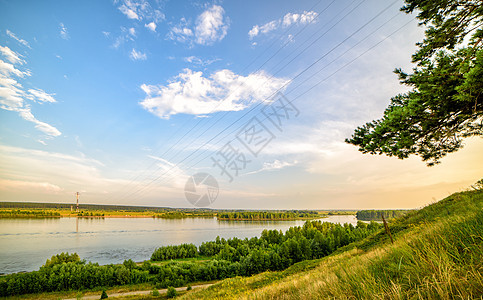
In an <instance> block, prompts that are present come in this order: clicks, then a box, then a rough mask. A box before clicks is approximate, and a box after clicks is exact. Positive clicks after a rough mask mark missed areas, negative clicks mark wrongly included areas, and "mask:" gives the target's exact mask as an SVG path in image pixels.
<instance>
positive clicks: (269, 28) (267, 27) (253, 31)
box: [248, 20, 280, 39]
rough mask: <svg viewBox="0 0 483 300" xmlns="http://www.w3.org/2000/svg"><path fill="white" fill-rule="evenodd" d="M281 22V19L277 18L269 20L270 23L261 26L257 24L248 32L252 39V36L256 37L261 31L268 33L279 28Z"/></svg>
mask: <svg viewBox="0 0 483 300" xmlns="http://www.w3.org/2000/svg"><path fill="white" fill-rule="evenodd" d="M279 24H280V21H279V20H275V21H271V22H268V23H266V24H264V25H261V26H259V25H255V26H253V28H252V29H251V30H250V31H249V32H248V36H249V37H250V39H252V38H254V37H256V36H257V35H259V34H260V33H263V34H267V33H269V32H270V31H273V30H275V29H277V28H278V26H279Z"/></svg>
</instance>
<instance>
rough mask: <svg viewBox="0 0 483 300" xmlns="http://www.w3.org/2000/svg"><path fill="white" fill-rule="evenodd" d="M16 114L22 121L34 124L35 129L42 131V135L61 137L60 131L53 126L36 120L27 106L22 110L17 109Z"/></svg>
mask: <svg viewBox="0 0 483 300" xmlns="http://www.w3.org/2000/svg"><path fill="white" fill-rule="evenodd" d="M18 113H19V115H20V116H21V117H22V118H23V119H24V120H26V121H29V122H32V123H34V124H35V128H37V129H38V130H40V131H42V132H43V133H45V134H47V135H50V136H59V135H61V133H60V131H59V130H58V129H57V128H55V127H54V126H52V125H49V124H47V123H45V122H42V121H39V120H37V119H36V118H35V117H34V115H33V114H32V112H31V110H30V107H29V106H26V108H24V109H19V110H18Z"/></svg>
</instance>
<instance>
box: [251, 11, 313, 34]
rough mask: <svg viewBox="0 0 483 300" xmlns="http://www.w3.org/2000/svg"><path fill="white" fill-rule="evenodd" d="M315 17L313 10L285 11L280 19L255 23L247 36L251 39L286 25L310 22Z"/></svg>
mask: <svg viewBox="0 0 483 300" xmlns="http://www.w3.org/2000/svg"><path fill="white" fill-rule="evenodd" d="M316 17H317V13H316V12H315V11H304V12H303V13H301V14H294V13H287V14H286V15H285V16H283V18H282V19H278V20H273V21H270V22H268V23H265V24H264V25H255V26H253V27H252V29H250V31H249V32H248V37H249V38H250V39H253V38H254V37H256V36H258V35H260V34H267V33H269V32H271V31H274V30H277V29H278V28H280V27H288V26H290V25H292V24H301V25H305V24H308V23H311V22H313V21H314V20H315V18H316Z"/></svg>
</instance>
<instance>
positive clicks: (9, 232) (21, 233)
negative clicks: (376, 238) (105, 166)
mask: <svg viewBox="0 0 483 300" xmlns="http://www.w3.org/2000/svg"><path fill="white" fill-rule="evenodd" d="M322 221H324V222H333V223H351V224H353V225H355V224H356V223H357V219H356V217H355V216H329V217H328V218H324V219H322ZM304 222H305V221H302V220H297V221H218V220H216V219H215V218H187V219H153V218H51V219H0V273H4V274H8V273H15V272H20V271H33V270H38V268H39V267H40V266H41V265H43V264H44V263H45V261H46V260H47V259H48V258H50V257H52V255H55V254H58V253H61V252H69V253H72V252H77V254H79V256H80V257H81V259H85V260H87V261H92V262H98V263H99V264H110V263H122V262H123V261H124V260H125V259H129V258H130V259H133V260H134V261H143V260H146V259H149V258H150V257H151V254H152V253H153V251H154V249H156V248H157V247H159V246H165V245H175V244H181V243H193V244H195V245H197V246H199V245H200V244H201V243H202V242H205V241H211V240H214V239H215V238H216V237H217V236H220V237H223V238H232V237H238V238H245V237H248V238H250V237H254V236H260V233H261V232H262V231H263V229H277V230H282V231H285V230H287V229H288V228H289V227H292V226H301V225H303V224H304Z"/></svg>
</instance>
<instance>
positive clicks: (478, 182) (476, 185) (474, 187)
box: [471, 178, 483, 190]
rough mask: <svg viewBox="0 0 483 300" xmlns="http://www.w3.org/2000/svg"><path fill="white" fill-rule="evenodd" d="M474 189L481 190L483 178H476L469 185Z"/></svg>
mask: <svg viewBox="0 0 483 300" xmlns="http://www.w3.org/2000/svg"><path fill="white" fill-rule="evenodd" d="M471 187H472V188H473V189H475V190H483V178H482V179H480V180H478V181H477V182H476V183H475V184H474V185H472V186H471Z"/></svg>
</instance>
